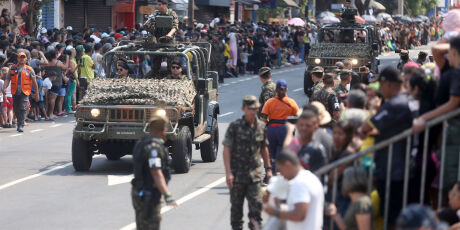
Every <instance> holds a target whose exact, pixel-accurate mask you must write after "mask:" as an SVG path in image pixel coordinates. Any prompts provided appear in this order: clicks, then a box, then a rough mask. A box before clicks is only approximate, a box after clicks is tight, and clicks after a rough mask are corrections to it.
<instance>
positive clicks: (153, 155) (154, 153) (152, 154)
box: [150, 149, 158, 157]
mask: <svg viewBox="0 0 460 230" xmlns="http://www.w3.org/2000/svg"><path fill="white" fill-rule="evenodd" d="M150 155H151V156H152V157H158V152H157V150H156V149H154V150H152V151H151V152H150Z"/></svg>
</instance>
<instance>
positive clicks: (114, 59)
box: [103, 51, 194, 80]
mask: <svg viewBox="0 0 460 230" xmlns="http://www.w3.org/2000/svg"><path fill="white" fill-rule="evenodd" d="M188 60H190V58H188V57H187V56H186V55H185V54H182V53H171V54H168V53H160V54H157V53H154V52H135V51H130V52H122V51H120V52H109V53H107V54H106V55H105V56H104V60H103V64H104V71H105V73H106V77H107V78H121V79H122V78H126V77H129V78H134V79H178V80H184V79H191V78H190V77H189V75H190V74H191V75H193V71H194V70H193V68H191V67H190V66H193V58H192V59H191V60H192V63H189V61H188ZM189 69H190V74H189V71H188V70H189Z"/></svg>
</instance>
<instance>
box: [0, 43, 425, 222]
mask: <svg viewBox="0 0 460 230" xmlns="http://www.w3.org/2000/svg"><path fill="white" fill-rule="evenodd" d="M421 49H425V50H428V48H427V47H422V48H421ZM417 53H418V52H417V51H411V57H412V56H414V57H415V58H416V55H417ZM398 58H399V57H398V56H397V54H394V53H388V54H384V55H381V57H380V59H381V67H380V68H382V67H383V66H386V65H394V66H396V64H397V61H398ZM304 68H305V66H304V65H296V66H292V67H288V68H283V69H279V70H275V71H274V74H273V77H274V80H278V79H286V80H287V82H288V88H289V92H288V96H289V97H291V98H293V99H295V100H296V101H297V103H298V104H299V106H301V105H302V104H304V103H306V101H307V97H306V96H305V94H304V93H303V71H304ZM260 86H261V83H260V81H259V79H258V77H257V76H254V75H246V76H242V77H240V78H233V79H225V83H224V84H221V86H220V87H219V103H220V106H221V114H220V115H219V118H218V121H219V132H220V137H221V140H222V137H223V136H224V134H225V130H226V128H227V127H228V123H229V122H231V121H233V120H235V119H237V118H238V117H240V116H242V112H241V99H242V97H243V96H245V95H248V94H254V95H257V96H258V94H259V93H260ZM74 124H75V123H74V118H73V117H72V116H69V117H64V118H60V119H58V120H57V121H56V122H53V123H48V122H38V123H33V124H30V125H29V126H26V128H25V132H24V133H23V134H18V133H17V132H16V131H15V129H0V162H1V167H0V229H79V230H80V229H98V230H100V229H124V230H125V229H133V228H134V224H133V221H134V212H133V209H132V205H131V200H130V188H131V186H130V184H129V183H128V182H129V181H130V179H131V172H132V163H131V157H130V156H125V157H123V158H122V159H121V160H119V161H108V160H106V158H105V157H104V156H100V157H96V158H95V159H94V160H93V165H92V167H91V170H90V171H89V172H86V173H77V172H75V171H74V169H73V167H72V163H71V152H70V149H71V140H72V129H73V126H74ZM224 177H225V173H224V167H223V162H222V146H220V148H219V156H218V159H217V161H216V162H213V163H202V162H201V159H200V154H199V152H198V151H196V150H194V152H193V166H192V168H191V170H190V172H189V173H187V174H174V175H173V176H172V180H171V182H170V184H169V187H170V189H171V191H172V194H173V196H174V198H175V199H176V200H177V201H178V202H179V203H180V207H179V208H178V209H172V210H171V209H168V208H163V210H162V212H163V221H162V229H167V230H170V229H171V230H174V229H184V228H187V229H202V230H206V229H221V230H225V229H230V224H229V219H230V203H229V193H228V189H227V187H226V185H225V179H224Z"/></svg>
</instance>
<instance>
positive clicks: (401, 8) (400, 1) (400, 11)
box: [398, 0, 404, 15]
mask: <svg viewBox="0 0 460 230" xmlns="http://www.w3.org/2000/svg"><path fill="white" fill-rule="evenodd" d="M398 14H400V15H404V0H398Z"/></svg>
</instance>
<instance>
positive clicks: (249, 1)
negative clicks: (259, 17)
mask: <svg viewBox="0 0 460 230" xmlns="http://www.w3.org/2000/svg"><path fill="white" fill-rule="evenodd" d="M236 2H241V3H244V4H247V5H252V4H259V3H260V0H236Z"/></svg>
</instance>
